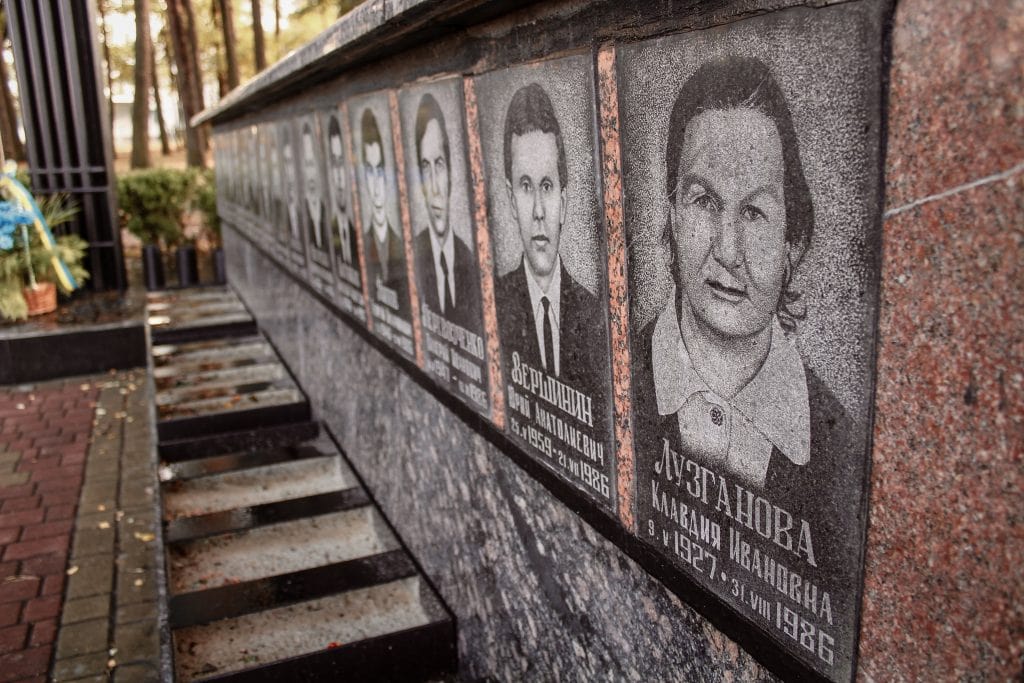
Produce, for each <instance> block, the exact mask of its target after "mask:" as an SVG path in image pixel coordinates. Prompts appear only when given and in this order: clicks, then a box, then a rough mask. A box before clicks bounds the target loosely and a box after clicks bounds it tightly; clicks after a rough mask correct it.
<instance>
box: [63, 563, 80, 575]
mask: <svg viewBox="0 0 1024 683" xmlns="http://www.w3.org/2000/svg"><path fill="white" fill-rule="evenodd" d="M66 573H67V575H68V576H74V575H75V574H77V573H78V565H77V564H76V565H75V566H73V567H68V570H67V572H66Z"/></svg>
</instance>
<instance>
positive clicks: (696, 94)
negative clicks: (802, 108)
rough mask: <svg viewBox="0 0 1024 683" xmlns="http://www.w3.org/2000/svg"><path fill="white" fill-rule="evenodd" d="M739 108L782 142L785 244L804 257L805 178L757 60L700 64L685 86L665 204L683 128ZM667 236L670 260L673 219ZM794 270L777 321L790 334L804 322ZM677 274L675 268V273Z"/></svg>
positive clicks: (780, 98) (809, 213)
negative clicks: (763, 120) (768, 123)
mask: <svg viewBox="0 0 1024 683" xmlns="http://www.w3.org/2000/svg"><path fill="white" fill-rule="evenodd" d="M743 108H748V109H754V110H756V111H759V112H761V113H762V114H764V115H765V116H767V117H768V118H770V119H771V120H772V121H773V122H774V123H775V127H776V129H777V130H778V132H779V139H780V141H781V143H782V165H783V179H782V190H783V201H784V203H785V206H786V242H787V243H789V244H790V245H792V246H797V247H800V248H801V253H802V251H803V250H806V248H807V247H808V245H809V244H810V242H811V236H812V235H813V234H814V206H813V205H812V203H811V191H810V188H808V186H807V179H806V178H805V177H804V169H803V164H802V163H801V161H800V149H799V144H798V142H797V136H796V129H795V128H794V127H793V118H792V116H791V115H790V113H789V104H788V103H787V102H786V96H785V95H784V94H783V92H782V88H780V87H779V84H778V82H777V81H776V80H775V77H774V76H773V75H772V72H771V70H770V69H769V68H768V66H767V65H766V64H765V63H764V62H762V61H761V60H759V59H754V58H752V57H737V56H733V57H726V58H723V59H718V60H714V61H710V62H707V63H705V64H703V65H701V67H700V68H699V69H697V71H696V73H694V74H693V76H691V77H690V78H689V79H688V80H687V81H686V83H684V84H683V87H682V89H681V90H680V91H679V94H678V95H677V96H676V101H675V105H674V106H673V107H672V115H671V117H670V118H669V125H668V140H667V142H666V146H665V164H666V169H665V171H666V173H665V181H666V182H665V189H666V193H667V195H668V197H669V201H670V202H672V201H675V196H676V190H677V185H678V183H679V171H680V169H679V164H680V161H681V158H682V153H683V145H684V142H685V139H686V127H687V126H688V125H689V124H690V121H691V120H692V119H693V118H694V117H695V116H697V115H699V114H702V113H704V112H707V111H725V110H729V109H743ZM665 233H666V237H667V238H668V241H669V245H670V249H671V253H672V254H673V256H674V255H675V247H676V244H675V235H674V233H673V232H672V225H671V220H669V225H668V227H667V229H666V231H665ZM797 265H798V264H796V263H790V264H789V267H788V268H787V269H786V272H787V275H786V281H785V282H784V283H783V287H782V295H781V297H780V301H779V304H778V306H777V307H776V310H777V313H778V315H779V322H780V323H781V324H782V326H783V327H784V328H786V329H787V330H790V331H792V330H793V329H795V328H796V321H798V320H802V319H803V318H804V317H805V313H804V311H803V310H802V308H803V307H802V306H799V299H800V293H799V292H796V291H793V290H792V289H791V288H790V284H791V282H792V279H793V270H794V269H795V268H796V266H797ZM675 270H676V269H675V268H673V271H675ZM673 277H675V273H674V272H673ZM677 286H678V283H677Z"/></svg>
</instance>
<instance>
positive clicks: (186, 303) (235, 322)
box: [146, 287, 256, 344]
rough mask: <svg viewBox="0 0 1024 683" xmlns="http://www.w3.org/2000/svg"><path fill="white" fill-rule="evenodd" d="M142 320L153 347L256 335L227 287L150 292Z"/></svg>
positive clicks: (239, 300) (238, 301)
mask: <svg viewBox="0 0 1024 683" xmlns="http://www.w3.org/2000/svg"><path fill="white" fill-rule="evenodd" d="M146 319H147V322H148V324H149V327H150V333H151V336H152V340H153V343H155V344H167V343H180V342H183V341H195V340H201V339H213V338H220V337H226V336H243V335H251V334H255V332H256V322H255V321H254V320H253V318H252V315H251V314H250V313H249V311H248V310H247V309H246V308H245V305H244V304H243V303H242V300H241V299H239V298H238V295H237V294H235V293H234V291H232V290H231V289H229V288H227V287H215V288H210V289H207V288H197V289H183V290H178V291H176V292H159V293H151V294H149V295H148V296H147V298H146Z"/></svg>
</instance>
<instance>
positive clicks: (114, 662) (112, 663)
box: [107, 658, 117, 669]
mask: <svg viewBox="0 0 1024 683" xmlns="http://www.w3.org/2000/svg"><path fill="white" fill-rule="evenodd" d="M115 666H117V660H116V659H113V658H111V659H108V660H107V668H108V669H113V668H114V667H115Z"/></svg>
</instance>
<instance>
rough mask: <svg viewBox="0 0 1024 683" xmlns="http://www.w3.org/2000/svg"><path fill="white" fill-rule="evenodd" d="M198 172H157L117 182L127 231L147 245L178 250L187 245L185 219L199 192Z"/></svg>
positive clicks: (126, 176) (140, 173)
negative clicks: (197, 190)
mask: <svg viewBox="0 0 1024 683" xmlns="http://www.w3.org/2000/svg"><path fill="white" fill-rule="evenodd" d="M196 182H197V179H196V172H195V171H194V170H191V169H189V170H184V171H181V170H176V169H169V168H156V169H148V170H144V171H133V172H131V173H126V174H124V175H122V176H120V177H119V178H118V179H117V195H118V203H119V204H120V213H121V218H122V221H123V225H124V227H126V228H127V229H128V231H129V232H131V233H132V234H133V235H135V236H136V237H138V238H139V239H141V240H142V242H143V244H156V245H162V246H165V247H176V246H178V245H180V244H182V243H183V242H185V233H184V231H183V230H182V227H181V221H182V215H183V214H184V212H185V209H186V208H187V205H188V203H189V202H190V201H191V200H192V197H193V194H194V193H195V190H196Z"/></svg>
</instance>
